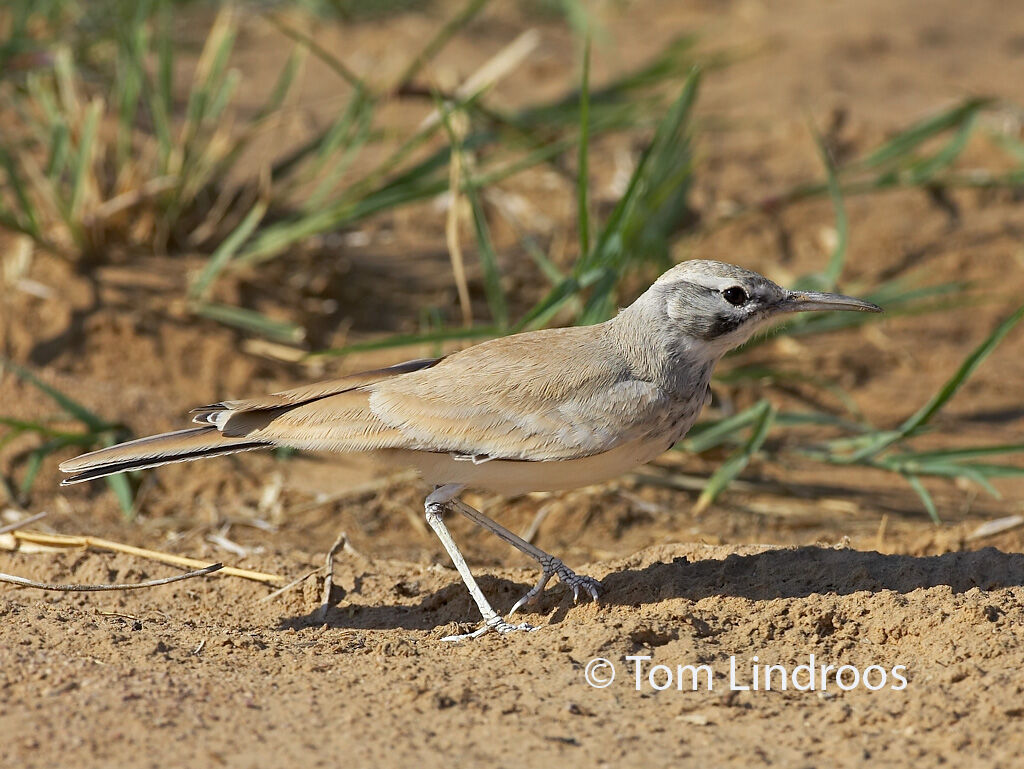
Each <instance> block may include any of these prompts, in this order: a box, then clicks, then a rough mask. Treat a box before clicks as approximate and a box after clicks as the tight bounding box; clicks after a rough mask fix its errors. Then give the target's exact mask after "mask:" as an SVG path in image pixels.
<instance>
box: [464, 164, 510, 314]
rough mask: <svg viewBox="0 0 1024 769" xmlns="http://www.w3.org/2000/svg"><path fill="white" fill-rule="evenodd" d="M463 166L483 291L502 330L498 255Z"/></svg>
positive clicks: (504, 306) (502, 296)
mask: <svg viewBox="0 0 1024 769" xmlns="http://www.w3.org/2000/svg"><path fill="white" fill-rule="evenodd" d="M464 167H465V176H466V181H467V182H469V184H468V186H467V187H466V198H467V199H468V200H469V205H470V208H471V209H472V211H473V229H474V231H475V233H476V243H477V249H478V250H479V252H480V264H481V267H482V268H483V273H484V293H485V294H486V295H487V306H488V307H489V308H490V311H491V318H492V319H493V320H494V325H495V326H497V327H498V328H499V329H501V330H502V331H504V330H505V329H507V328H508V303H507V302H506V300H505V291H504V289H503V288H502V287H501V270H500V268H499V267H498V255H497V254H496V253H495V251H494V243H493V241H492V240H491V231H490V228H489V227H488V226H487V216H486V214H485V213H484V209H483V206H482V205H481V203H480V195H479V194H478V193H477V188H476V186H475V185H474V184H473V183H472V180H471V174H470V173H469V167H468V166H464Z"/></svg>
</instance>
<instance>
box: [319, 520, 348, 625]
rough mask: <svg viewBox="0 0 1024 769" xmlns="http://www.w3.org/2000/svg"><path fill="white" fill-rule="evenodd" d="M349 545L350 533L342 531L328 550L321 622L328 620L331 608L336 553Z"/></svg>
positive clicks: (321, 605) (321, 604)
mask: <svg viewBox="0 0 1024 769" xmlns="http://www.w3.org/2000/svg"><path fill="white" fill-rule="evenodd" d="M347 545H348V534H346V533H345V532H341V533H339V534H338V538H337V539H336V540H334V544H333V545H331V549H330V550H328V551H327V562H326V563H325V564H324V592H323V600H322V601H321V603H320V614H319V619H320V622H326V621H327V612H328V611H330V608H331V588H332V587H334V554H335V553H337V552H338V551H339V550H340V549H341V548H343V547H345V546H347Z"/></svg>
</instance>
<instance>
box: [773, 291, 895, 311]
mask: <svg viewBox="0 0 1024 769" xmlns="http://www.w3.org/2000/svg"><path fill="white" fill-rule="evenodd" d="M814 310H853V311H856V312H882V308H881V307H879V306H878V305H877V304H872V303H871V302H865V301H864V300H863V299H855V298H854V297H852V296H843V295H842V294H825V293H821V292H820V291H790V292H789V295H788V296H787V297H786V298H785V299H783V300H782V302H781V303H780V304H779V306H778V309H777V310H776V311H777V312H809V311H814Z"/></svg>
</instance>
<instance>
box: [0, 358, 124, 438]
mask: <svg viewBox="0 0 1024 769" xmlns="http://www.w3.org/2000/svg"><path fill="white" fill-rule="evenodd" d="M0 368H6V369H9V370H10V371H12V372H14V375H15V376H16V377H18V378H19V379H21V380H22V381H24V382H28V383H29V384H31V385H33V386H34V387H36V388H37V389H38V390H40V391H41V392H43V393H45V394H46V395H48V396H49V397H50V398H52V399H53V400H54V401H55V402H56V403H57V405H58V406H60V407H61V408H62V409H64V411H66V412H67V413H68V414H70V415H71V416H73V417H74V418H75V419H77V420H78V421H79V422H81V423H82V424H84V425H85V426H86V427H88V428H89V430H91V431H92V432H103V431H104V430H111V429H114V428H115V427H116V425H113V424H111V423H109V422H107V421H106V420H104V419H102V418H101V417H99V416H97V415H96V414H94V413H93V412H92V411H90V410H89V409H87V408H86V407H85V406H83V405H82V404H80V403H79V402H78V401H76V400H74V399H73V398H71V397H70V396H68V395H65V394H64V393H62V392H61V391H60V390H58V389H57V388H55V387H52V386H51V385H48V384H46V382H43V381H42V380H41V379H39V378H38V377H36V375H35V374H33V373H32V372H31V371H29V370H28V369H25V368H22V367H21V366H19V365H18V364H17V363H14V362H13V361H10V360H7V359H6V358H3V357H0Z"/></svg>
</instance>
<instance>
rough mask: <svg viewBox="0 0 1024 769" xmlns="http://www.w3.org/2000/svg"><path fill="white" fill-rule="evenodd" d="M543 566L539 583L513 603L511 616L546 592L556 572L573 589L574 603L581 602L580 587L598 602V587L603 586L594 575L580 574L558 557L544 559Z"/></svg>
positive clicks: (510, 611)
mask: <svg viewBox="0 0 1024 769" xmlns="http://www.w3.org/2000/svg"><path fill="white" fill-rule="evenodd" d="M541 568H542V569H543V571H542V572H541V575H540V579H539V580H537V584H536V585H534V586H533V587H532V588H530V589H529V590H528V591H527V592H526V594H525V595H524V596H523V597H522V598H520V599H519V600H518V601H516V602H515V603H514V604H513V605H512V608H511V609H510V610H509V613H508V616H509V617H511V616H512V615H513V614H515V613H516V612H517V611H519V609H520V608H522V607H523V606H525V605H526V604H528V603H533V602H534V601H536V600H537V599H538V598H540V595H541V593H543V592H544V588H545V587H546V586H547V584H548V581H549V580H550V579H551V578H552V577H553V576H555V575H556V574H557V575H558V580H559V581H560V582H561V583H562V584H564V585H567V586H568V587H570V588H571V589H572V600H573V603H574V604H578V603H579V600H580V588H583V589H585V590H586V591H587V593H588V594H589V595H590V597H591V598H592V599H593V600H594V602H595V603H596V602H597V600H598V589H599V588H600V587H601V583H600V582H598V581H597V580H596V579H594V578H593V577H587V576H583V577H581V576H579V575H578V574H577V573H576V572H574V571H573V570H572V569H570V568H569V567H568V566H566V565H565V564H564V563H562V562H561V561H560V560H558V559H557V558H550V559H549V560H547V561H542V562H541Z"/></svg>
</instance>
